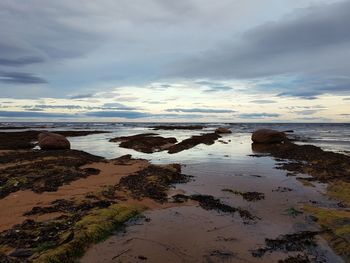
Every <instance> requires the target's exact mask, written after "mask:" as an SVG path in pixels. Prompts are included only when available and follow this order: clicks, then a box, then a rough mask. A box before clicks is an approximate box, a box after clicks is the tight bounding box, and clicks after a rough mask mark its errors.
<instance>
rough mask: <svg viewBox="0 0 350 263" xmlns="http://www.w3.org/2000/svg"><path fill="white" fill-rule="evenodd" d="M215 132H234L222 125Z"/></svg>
mask: <svg viewBox="0 0 350 263" xmlns="http://www.w3.org/2000/svg"><path fill="white" fill-rule="evenodd" d="M215 133H217V134H223V133H232V131H231V130H230V129H228V128H224V127H220V128H217V129H216V130H215Z"/></svg>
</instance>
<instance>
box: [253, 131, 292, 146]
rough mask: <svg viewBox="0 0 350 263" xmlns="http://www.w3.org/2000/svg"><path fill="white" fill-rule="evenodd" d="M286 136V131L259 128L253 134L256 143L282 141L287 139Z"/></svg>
mask: <svg viewBox="0 0 350 263" xmlns="http://www.w3.org/2000/svg"><path fill="white" fill-rule="evenodd" d="M286 138H287V137H286V134H285V133H284V132H280V131H276V130H271V129H259V130H256V131H255V132H253V134H252V141H253V142H254V143H267V144H269V143H280V142H283V141H285V140H286Z"/></svg>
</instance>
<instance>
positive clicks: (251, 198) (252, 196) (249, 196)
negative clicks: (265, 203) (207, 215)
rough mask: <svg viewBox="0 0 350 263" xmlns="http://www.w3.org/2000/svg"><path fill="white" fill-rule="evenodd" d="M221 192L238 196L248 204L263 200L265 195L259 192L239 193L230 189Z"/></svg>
mask: <svg viewBox="0 0 350 263" xmlns="http://www.w3.org/2000/svg"><path fill="white" fill-rule="evenodd" d="M222 191H223V192H229V193H231V194H234V195H240V196H242V197H243V199H244V200H247V201H248V202H255V201H259V200H262V199H265V194H263V193H259V192H240V191H235V190H232V189H222Z"/></svg>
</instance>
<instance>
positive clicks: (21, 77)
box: [0, 71, 47, 84]
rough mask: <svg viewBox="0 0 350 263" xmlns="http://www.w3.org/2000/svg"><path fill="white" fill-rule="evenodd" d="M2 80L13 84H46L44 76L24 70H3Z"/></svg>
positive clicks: (1, 73)
mask: <svg viewBox="0 0 350 263" xmlns="http://www.w3.org/2000/svg"><path fill="white" fill-rule="evenodd" d="M0 82H3V83H12V84H44V83H47V81H46V80H45V79H43V78H40V77H37V76H34V75H32V74H30V73H24V72H2V71H0Z"/></svg>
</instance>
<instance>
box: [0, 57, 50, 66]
mask: <svg viewBox="0 0 350 263" xmlns="http://www.w3.org/2000/svg"><path fill="white" fill-rule="evenodd" d="M42 62H44V59H42V58H40V57H24V58H16V59H6V58H0V66H8V67H19V66H25V65H30V64H36V63H42Z"/></svg>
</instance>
